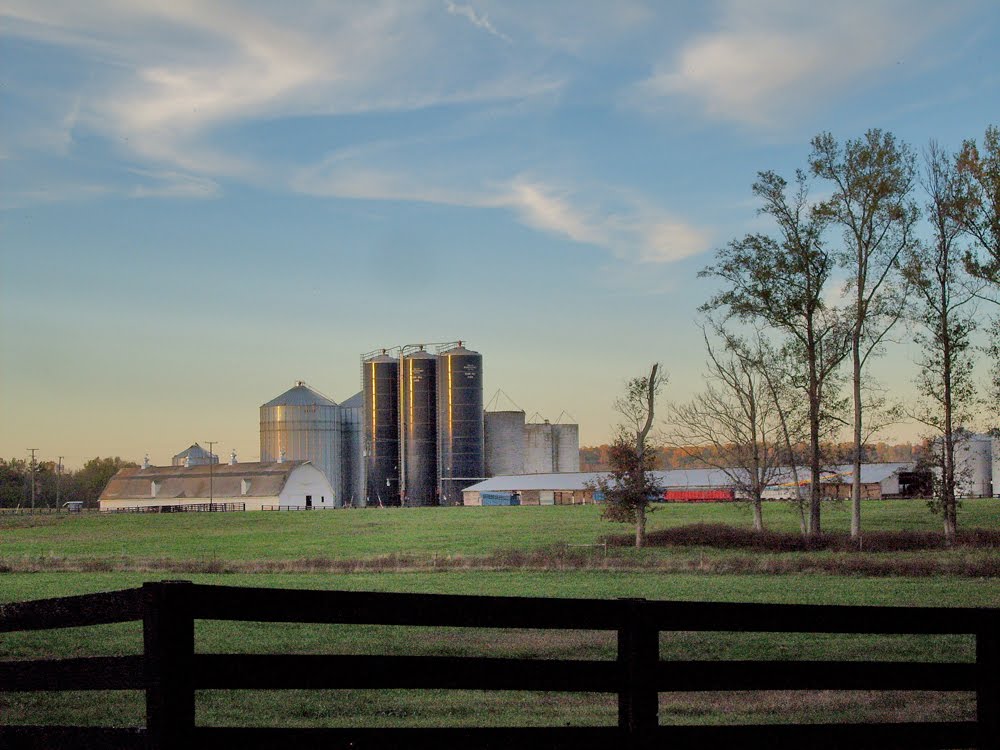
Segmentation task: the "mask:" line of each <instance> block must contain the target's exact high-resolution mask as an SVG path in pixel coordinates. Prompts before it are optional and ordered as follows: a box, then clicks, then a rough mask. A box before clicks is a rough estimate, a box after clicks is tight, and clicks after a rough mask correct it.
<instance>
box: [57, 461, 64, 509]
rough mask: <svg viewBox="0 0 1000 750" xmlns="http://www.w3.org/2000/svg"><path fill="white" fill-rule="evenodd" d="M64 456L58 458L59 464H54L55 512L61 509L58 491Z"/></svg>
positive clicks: (60, 483) (60, 486)
mask: <svg viewBox="0 0 1000 750" xmlns="http://www.w3.org/2000/svg"><path fill="white" fill-rule="evenodd" d="M64 458H65V456H59V463H57V464H56V510H59V508H60V507H61V506H60V505H59V500H60V494H61V492H60V490H61V489H62V460H63V459H64Z"/></svg>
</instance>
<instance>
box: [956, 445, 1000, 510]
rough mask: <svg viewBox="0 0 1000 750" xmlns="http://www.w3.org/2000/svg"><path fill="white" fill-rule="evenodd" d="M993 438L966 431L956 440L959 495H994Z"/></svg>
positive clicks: (957, 490)
mask: <svg viewBox="0 0 1000 750" xmlns="http://www.w3.org/2000/svg"><path fill="white" fill-rule="evenodd" d="M992 454H993V439H992V438H991V437H990V436H989V435H976V434H971V433H966V434H964V435H963V436H962V437H960V438H959V439H957V440H956V442H955V489H956V494H957V495H958V496H959V497H992V495H993V455H992Z"/></svg>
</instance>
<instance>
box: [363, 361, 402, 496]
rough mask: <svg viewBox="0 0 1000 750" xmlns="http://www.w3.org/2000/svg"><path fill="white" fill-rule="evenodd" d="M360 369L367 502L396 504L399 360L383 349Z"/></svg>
mask: <svg viewBox="0 0 1000 750" xmlns="http://www.w3.org/2000/svg"><path fill="white" fill-rule="evenodd" d="M362 371H363V373H364V375H363V379H364V383H363V387H362V392H363V393H364V403H365V405H364V420H363V421H364V452H365V456H366V461H365V476H366V489H365V498H366V502H367V504H368V505H399V360H398V359H396V358H395V357H391V356H389V355H388V354H386V353H385V350H383V352H382V354H380V355H378V356H375V357H371V358H369V359H366V360H365V361H364V363H363V365H362Z"/></svg>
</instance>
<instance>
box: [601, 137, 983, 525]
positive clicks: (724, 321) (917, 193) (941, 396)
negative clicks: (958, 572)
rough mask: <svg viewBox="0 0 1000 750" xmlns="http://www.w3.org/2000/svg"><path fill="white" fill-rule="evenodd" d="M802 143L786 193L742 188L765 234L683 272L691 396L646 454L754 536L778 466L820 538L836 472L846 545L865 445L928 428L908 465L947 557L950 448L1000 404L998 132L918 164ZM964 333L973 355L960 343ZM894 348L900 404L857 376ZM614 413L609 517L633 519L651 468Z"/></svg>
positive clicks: (879, 144) (630, 393)
mask: <svg viewBox="0 0 1000 750" xmlns="http://www.w3.org/2000/svg"><path fill="white" fill-rule="evenodd" d="M810 146H811V150H810V153H809V155H808V158H807V160H806V164H805V165H804V166H803V167H802V168H800V169H798V170H796V172H795V174H794V175H793V176H792V177H791V178H790V179H787V178H785V177H784V176H782V175H779V174H778V173H776V172H774V171H770V170H768V171H761V172H759V173H758V174H757V179H756V180H755V181H754V183H753V185H752V188H751V192H752V194H753V197H754V198H755V200H756V202H757V204H758V214H759V215H760V216H762V217H763V218H764V219H765V221H766V224H767V226H768V229H767V230H766V231H759V232H752V233H749V234H746V235H744V236H742V237H738V238H735V239H733V240H731V241H730V242H729V243H728V244H726V245H725V246H724V247H722V248H720V249H718V250H717V251H716V253H715V258H714V261H713V262H712V264H711V265H709V266H707V267H706V268H704V269H703V270H702V271H701V272H700V274H699V276H701V277H703V278H707V279H710V280H712V281H713V282H715V285H716V291H715V293H714V294H712V295H711V297H710V298H709V299H708V300H707V301H706V302H705V303H704V304H703V305H701V307H700V308H699V312H700V314H701V316H702V330H703V336H704V341H705V346H706V350H707V360H706V371H705V382H706V385H705V389H704V390H703V391H702V392H701V393H699V394H697V395H696V396H695V397H694V398H692V399H691V400H689V401H687V402H685V403H675V404H671V405H670V407H669V409H668V415H667V420H666V421H667V427H666V429H665V431H664V434H663V435H662V436H661V439H662V440H663V441H665V442H666V443H667V445H669V446H670V447H671V448H672V450H673V451H679V452H680V453H682V454H685V455H687V456H688V457H689V458H690V459H691V460H693V461H697V462H698V463H699V464H700V465H702V466H708V467H714V468H718V469H720V470H722V471H724V472H725V473H727V474H728V475H729V478H730V480H731V481H732V483H733V485H735V487H736V489H737V490H738V492H739V494H740V495H741V496H743V497H746V498H748V499H749V501H750V502H751V504H752V506H753V510H754V525H755V528H757V529H763V518H762V514H761V496H762V493H763V491H764V489H765V488H766V487H767V486H769V485H770V484H772V483H773V482H774V481H775V480H776V479H777V478H778V477H779V476H781V475H782V473H784V472H787V471H788V470H789V468H788V467H789V466H790V467H791V471H793V472H794V473H795V476H794V477H793V478H794V480H795V485H796V486H799V485H800V484H801V485H803V486H805V487H806V488H808V489H807V490H806V491H807V492H808V495H807V496H805V497H801V496H800V497H799V509H800V520H801V528H802V532H803V533H804V534H810V535H814V534H820V533H821V532H822V515H821V512H822V505H821V500H822V487H821V479H822V476H823V473H824V470H825V469H826V468H827V467H829V466H830V465H832V464H834V463H849V464H853V467H854V471H853V478H852V488H851V536H852V538H859V537H860V535H861V530H862V505H861V496H862V489H861V472H860V466H861V464H862V463H863V462H865V461H867V460H870V456H871V453H872V451H871V447H870V443H871V440H872V438H873V436H874V435H875V434H876V433H878V431H879V430H881V429H883V428H884V427H886V426H888V425H889V424H892V423H894V422H898V421H901V419H903V418H904V417H905V418H909V419H911V420H915V421H917V422H918V423H920V424H921V425H923V426H924V427H926V428H927V430H928V435H927V440H926V442H925V443H924V446H923V447H924V450H923V452H922V453H923V455H922V461H923V463H924V465H926V466H928V467H930V468H932V469H934V473H933V475H934V483H933V495H934V497H933V500H932V507H933V508H934V509H935V510H936V511H938V512H940V513H941V516H942V519H943V526H944V535H945V538H946V540H947V541H948V542H949V543H950V542H953V541H954V538H955V531H956V526H957V497H956V487H957V485H958V484H959V482H960V480H961V477H960V476H959V475H958V470H957V468H956V448H957V447H958V446H959V445H960V444H961V442H962V441H963V440H964V439H967V435H968V434H969V430H970V429H971V427H972V425H973V423H974V420H975V419H976V418H977V416H978V415H980V414H981V413H982V408H983V407H984V405H988V406H990V407H991V408H992V410H993V411H995V410H996V408H997V404H1000V316H997V315H996V313H997V312H998V311H1000V129H998V128H997V127H996V126H992V125H991V126H989V127H988V128H987V129H986V132H985V136H984V138H983V139H982V142H981V143H979V142H977V141H976V140H975V139H969V140H966V141H965V142H964V143H963V144H962V146H961V148H959V149H958V150H957V151H955V152H951V151H948V150H947V149H946V148H944V147H942V146H941V145H940V144H938V143H936V142H934V141H932V142H930V143H929V144H928V145H927V146H926V147H924V148H923V149H921V151H920V152H919V153H918V152H917V151H916V150H914V149H913V148H912V147H911V146H909V145H908V144H906V143H904V142H902V141H900V140H898V139H897V138H896V137H895V136H894V135H893V134H892V133H888V132H885V131H882V130H879V129H872V130H869V131H868V132H866V133H865V134H864V135H863V136H862V137H860V138H855V139H848V140H846V141H843V142H839V141H838V140H837V139H835V138H834V137H833V136H832V135H831V134H830V133H821V134H820V135H817V136H816V137H815V138H813V139H812V141H811V142H810ZM816 196H819V197H816ZM979 330H982V331H984V332H985V334H986V335H985V342H986V343H985V344H981V343H977V340H976V339H975V338H974V335H975V334H976V332H977V331H979ZM904 335H909V336H911V337H912V338H913V340H915V341H916V342H917V343H918V344H919V347H920V355H919V360H918V361H917V363H916V365H917V372H916V374H915V376H914V383H915V385H916V390H917V393H918V398H917V399H916V400H915V401H914V402H913V403H903V402H900V401H899V400H896V399H893V398H891V397H890V396H889V395H887V393H886V390H885V388H884V387H882V386H881V385H880V384H879V383H877V382H876V381H875V380H874V378H873V376H872V375H871V373H870V366H871V364H872V362H873V361H874V360H875V359H877V358H878V357H880V356H882V355H883V354H884V353H885V350H886V345H887V344H888V343H890V342H892V341H893V340H894V336H904ZM981 355H985V356H986V357H988V358H989V359H990V361H991V371H990V372H991V375H990V379H989V382H987V383H978V382H977V381H976V378H975V376H974V366H975V363H976V360H977V358H978V357H980V356H981ZM654 374H655V370H654ZM661 380H662V374H661ZM653 385H654V383H653V382H652V379H651V378H645V379H643V378H639V379H634V380H632V381H629V387H628V390H627V393H626V397H625V402H626V404H631V405H632V407H633V409H634V407H635V406H636V405H637V404H638V405H639V406H641V405H642V403H643V402H642V399H638V400H636V398H635V395H636V394H635V393H634V391H635V390H636V389H639V390H641V389H642V387H646V388H647V390H646V391H645V393H646V395H647V396H648V395H651V394H653V392H654V391H653V390H652V389H653ZM655 385H656V386H657V388H658V387H659V385H660V383H656V384H655ZM622 404H623V402H622V401H619V403H618V407H619V411H620V412H622V413H623V414H624V415H625V416H626V417H627V419H626V422H625V423H624V424H623V425H622V428H621V429H620V430H619V433H618V435H617V436H616V439H615V441H614V442H613V443H612V445H611V446H610V448H609V453H608V457H609V462H610V466H611V470H612V473H613V474H615V473H616V472H617V473H620V472H621V471H624V473H623V474H622V476H623V477H625V479H623V481H622V482H621V483H620V488H619V489H621V490H622V491H621V492H619V493H618V494H617V495H616V494H615V493H614V492H612V496H613V503H615V502H617V501H618V500H621V502H622V503H624V504H625V506H627V507H629V508H630V509H631V510H629V513H627V514H626V515H628V517H629V519H631V520H640V519H644V517H645V516H644V513H642V514H640V513H639V512H638V510H637V509H638V508H639V506H641V505H644V504H645V503H646V502H647V496H644V495H642V494H641V492H642V491H643V487H642V483H641V481H640V480H639V476H638V472H640V471H642V470H644V469H643V468H642V467H643V465H645V466H647V467H652V465H653V463H654V459H653V458H650V457H649V456H650V455H651V451H650V450H649V448H648V447H645V446H642V451H641V453H643V455H644V456H645V458H644V460H645V462H646V463H645V464H642V462H641V461H638V462H637V460H636V458H637V457H636V455H635V454H636V452H637V451H638V446H639V443H637V442H636V440H635V438H636V434H635V432H634V429H633V427H634V424H635V419H634V413H631V412H629V411H628V410H624V409H622V408H621V407H622ZM649 410H650V411H649V413H650V414H652V410H653V402H652V401H649ZM844 433H847V434H849V435H850V441H849V444H848V446H847V450H846V451H845V450H843V449H842V446H841V442H840V441H841V438H840V436H841V435H842V434H844ZM643 437H646V436H643ZM639 442H640V443H641V442H642V441H639ZM630 451H631V453H630ZM630 455H631V459H630V461H631V463H629V460H626V458H627V457H628V456H630ZM673 455H676V453H674V454H673ZM798 467H803V469H802V473H803V474H804V476H802V477H799V476H798V473H799V468H798ZM626 480H627V481H626ZM800 480H801V481H800ZM626 485H631V486H632V487H633V489H634V490H635V491H634V492H631V493H630V492H628V491H626V490H627V487H626ZM615 512H616V511H611V513H612V514H614V513H615ZM619 515H620V514H619ZM639 541H640V534H639V533H638V531H637V542H639Z"/></svg>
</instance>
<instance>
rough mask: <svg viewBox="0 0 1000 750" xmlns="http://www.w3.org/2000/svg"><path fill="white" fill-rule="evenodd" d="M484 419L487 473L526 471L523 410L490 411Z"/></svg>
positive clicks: (519, 472)
mask: <svg viewBox="0 0 1000 750" xmlns="http://www.w3.org/2000/svg"><path fill="white" fill-rule="evenodd" d="M483 421H484V425H483V427H484V433H485V434H484V441H483V442H484V444H485V452H486V474H487V476H491V477H496V476H516V475H519V474H524V473H525V472H524V456H525V452H524V451H525V448H524V412H523V411H488V412H486V413H485V414H484V415H483Z"/></svg>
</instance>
